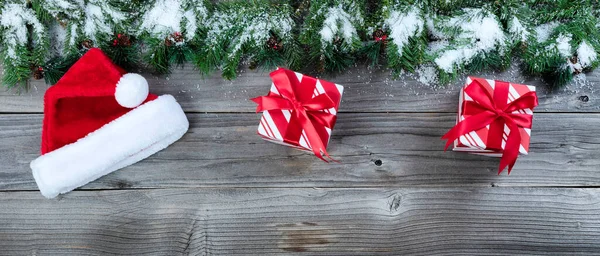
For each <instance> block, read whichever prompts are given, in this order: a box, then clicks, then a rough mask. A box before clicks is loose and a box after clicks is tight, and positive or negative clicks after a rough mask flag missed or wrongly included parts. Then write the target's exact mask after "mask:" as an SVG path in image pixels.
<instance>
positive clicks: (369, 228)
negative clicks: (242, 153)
mask: <svg viewBox="0 0 600 256" xmlns="http://www.w3.org/2000/svg"><path fill="white" fill-rule="evenodd" d="M0 204H1V205H2V207H1V208H0V214H1V216H2V218H1V219H0V222H1V223H2V226H0V248H2V250H1V251H0V254H3V255H47V254H56V255H88V254H102V255H106V254H122V253H126V254H130V255H140V254H144V255H188V254H190V255H250V254H254V255H282V254H286V253H287V254H292V255H408V254H411V255H432V254H442V253H443V254H469V255H499V254H507V255H515V254H519V255H524V254H546V255H557V254H563V255H600V232H599V230H598V228H599V227H600V214H598V213H599V212H600V190H599V189H561V188H555V189H549V188H484V189H460V188H456V189H451V188H425V189H418V188H411V189H358V188H354V189H309V188H307V189H284V188H278V189H260V188H255V189H239V188H238V189H152V190H123V191H93V192H92V191H76V192H72V193H69V194H67V195H65V196H63V197H62V198H61V199H60V200H44V199H41V196H40V195H39V194H38V193H35V192H12V193H6V192H4V193H0Z"/></svg>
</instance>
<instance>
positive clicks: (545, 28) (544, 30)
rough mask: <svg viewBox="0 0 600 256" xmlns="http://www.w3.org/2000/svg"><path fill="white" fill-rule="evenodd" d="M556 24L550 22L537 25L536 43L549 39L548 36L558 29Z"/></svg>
mask: <svg viewBox="0 0 600 256" xmlns="http://www.w3.org/2000/svg"><path fill="white" fill-rule="evenodd" d="M558 25H559V24H558V22H550V23H546V24H542V25H539V26H537V27H536V28H535V35H536V39H537V42H538V43H541V42H544V41H546V40H548V39H549V38H550V35H551V34H552V32H553V31H554V29H555V28H557V27H558Z"/></svg>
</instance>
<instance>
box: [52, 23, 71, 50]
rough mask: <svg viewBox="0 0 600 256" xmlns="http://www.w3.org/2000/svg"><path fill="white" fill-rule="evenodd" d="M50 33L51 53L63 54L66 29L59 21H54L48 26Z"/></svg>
mask: <svg viewBox="0 0 600 256" xmlns="http://www.w3.org/2000/svg"><path fill="white" fill-rule="evenodd" d="M48 34H49V37H50V53H51V54H52V55H53V56H60V55H62V53H63V50H64V48H65V40H66V38H67V31H66V29H65V28H64V27H63V26H61V25H60V24H59V23H58V22H53V23H52V24H51V25H50V26H49V28H48Z"/></svg>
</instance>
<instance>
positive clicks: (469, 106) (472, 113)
mask: <svg viewBox="0 0 600 256" xmlns="http://www.w3.org/2000/svg"><path fill="white" fill-rule="evenodd" d="M509 87H510V86H509V84H508V83H507V82H502V81H496V83H495V88H494V90H493V95H492V92H490V90H488V89H486V86H485V85H484V84H482V82H481V81H479V80H478V79H473V82H472V83H471V84H469V85H468V86H467V87H466V88H465V93H466V94H468V95H469V96H470V97H471V98H472V99H473V101H465V102H464V105H463V108H462V109H463V113H462V115H469V117H467V118H466V119H464V120H463V121H461V122H459V123H458V124H456V126H454V127H453V128H452V129H450V131H448V132H447V133H446V134H445V135H444V136H442V139H445V140H448V141H447V142H446V147H445V149H444V150H446V149H448V147H449V146H450V144H452V143H453V142H454V141H455V140H456V139H458V138H460V136H462V135H465V134H467V133H470V132H472V131H477V130H479V129H482V128H484V127H486V126H487V125H490V129H489V131H488V142H487V145H486V146H487V147H486V148H487V149H491V150H495V151H498V152H502V158H501V159H500V166H499V169H498V174H500V173H501V172H502V171H503V170H504V168H506V167H507V166H508V174H510V171H511V170H512V168H513V166H514V165H515V162H516V161H517V158H518V156H519V148H520V146H521V133H520V131H519V127H523V128H531V124H532V119H533V116H532V115H527V114H515V113H513V112H515V111H517V110H519V109H526V108H529V109H531V110H533V108H535V107H536V106H537V105H538V101H537V96H536V94H535V92H534V91H530V92H527V93H525V94H524V95H522V96H521V97H519V98H518V99H516V100H514V101H513V102H511V103H510V104H508V103H507V101H508V94H509V91H508V90H509ZM505 124H506V125H507V126H508V128H509V129H510V133H509V134H508V138H507V139H506V145H505V146H504V151H502V138H503V136H504V125H505Z"/></svg>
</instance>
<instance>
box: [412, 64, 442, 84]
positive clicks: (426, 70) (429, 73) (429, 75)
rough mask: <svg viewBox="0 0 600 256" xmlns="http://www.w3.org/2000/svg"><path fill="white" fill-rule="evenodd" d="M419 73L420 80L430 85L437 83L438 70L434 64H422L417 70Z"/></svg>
mask: <svg viewBox="0 0 600 256" xmlns="http://www.w3.org/2000/svg"><path fill="white" fill-rule="evenodd" d="M415 71H416V73H417V75H418V76H419V78H418V81H419V82H421V83H423V84H425V85H428V86H433V85H435V84H436V83H437V76H438V71H437V69H436V68H435V67H433V66H420V67H419V68H417V70H415Z"/></svg>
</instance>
